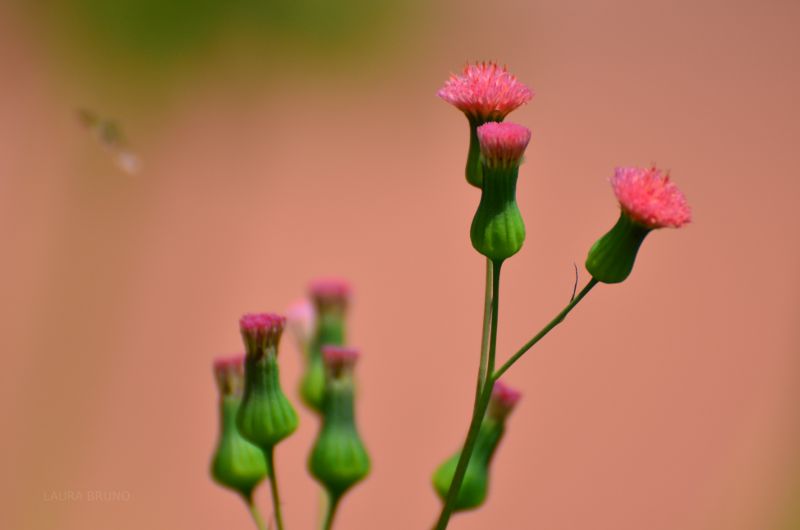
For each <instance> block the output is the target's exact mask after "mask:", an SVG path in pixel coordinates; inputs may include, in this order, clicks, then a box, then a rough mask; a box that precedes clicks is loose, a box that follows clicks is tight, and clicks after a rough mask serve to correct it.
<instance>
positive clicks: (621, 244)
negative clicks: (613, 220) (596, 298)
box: [586, 212, 652, 283]
mask: <svg viewBox="0 0 800 530" xmlns="http://www.w3.org/2000/svg"><path fill="white" fill-rule="evenodd" d="M651 230H652V229H651V228H648V227H646V226H644V225H641V224H639V223H637V222H636V221H634V220H633V219H631V218H630V217H629V216H628V215H627V214H625V212H621V213H620V216H619V220H618V221H617V224H615V225H614V227H613V228H612V229H611V230H609V231H608V233H606V235H604V236H603V237H601V238H600V239H598V240H597V242H595V244H594V245H592V248H591V249H589V255H588V256H587V257H586V270H587V271H589V274H591V275H592V277H593V278H594V279H596V280H598V281H600V282H603V283H619V282H621V281H624V280H625V278H627V277H628V275H630V273H631V270H633V263H634V262H635V261H636V254H637V253H638V252H639V247H640V246H641V245H642V242H643V241H644V238H645V237H646V236H647V234H649V233H650V231H651Z"/></svg>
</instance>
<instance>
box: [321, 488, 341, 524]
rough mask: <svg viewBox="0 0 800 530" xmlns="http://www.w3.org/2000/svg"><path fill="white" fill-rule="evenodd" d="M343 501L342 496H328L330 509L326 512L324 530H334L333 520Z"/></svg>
mask: <svg viewBox="0 0 800 530" xmlns="http://www.w3.org/2000/svg"><path fill="white" fill-rule="evenodd" d="M341 499H342V496H341V495H336V496H334V495H332V494H329V495H328V509H327V511H326V512H325V522H324V523H322V530H330V529H331V528H333V518H334V517H335V516H336V509H337V508H338V507H339V501H340V500H341Z"/></svg>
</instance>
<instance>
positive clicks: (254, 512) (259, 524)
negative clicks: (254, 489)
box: [244, 494, 267, 530]
mask: <svg viewBox="0 0 800 530" xmlns="http://www.w3.org/2000/svg"><path fill="white" fill-rule="evenodd" d="M244 501H245V503H246V504H247V509H248V510H250V515H251V516H252V517H253V521H254V522H255V523H256V528H258V530H267V525H266V524H265V523H264V518H263V517H262V516H261V512H260V511H258V506H256V503H255V501H254V500H253V495H252V494H251V495H250V497H245V499H244Z"/></svg>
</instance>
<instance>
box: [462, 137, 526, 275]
mask: <svg viewBox="0 0 800 530" xmlns="http://www.w3.org/2000/svg"><path fill="white" fill-rule="evenodd" d="M478 139H479V140H480V144H481V157H482V160H483V193H482V194H481V202H480V204H479V205H478V210H477V212H475V217H474V218H473V220H472V227H471V228H470V239H472V246H473V247H475V250H477V251H478V252H480V253H481V254H483V255H484V256H486V257H487V258H489V259H491V260H493V261H495V262H502V261H503V260H505V259H506V258H509V257H511V256H513V255H514V254H516V253H517V252H519V250H520V249H521V248H522V244H523V242H524V241H525V224H524V222H523V221H522V216H521V215H520V212H519V207H518V206H517V177H518V174H519V165H520V163H521V162H522V155H523V154H524V153H525V148H526V147H527V146H528V142H529V141H530V139H531V132H530V130H528V129H527V128H525V127H523V126H521V125H517V124H514V123H494V122H492V123H487V124H485V125H482V126H480V127H479V128H478Z"/></svg>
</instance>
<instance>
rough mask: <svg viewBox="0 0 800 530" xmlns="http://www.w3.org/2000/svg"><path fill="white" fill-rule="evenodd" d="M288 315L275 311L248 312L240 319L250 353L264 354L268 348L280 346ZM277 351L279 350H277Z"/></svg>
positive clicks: (245, 342) (240, 327)
mask: <svg viewBox="0 0 800 530" xmlns="http://www.w3.org/2000/svg"><path fill="white" fill-rule="evenodd" d="M285 325H286V317H282V316H280V315H276V314H274V313H247V314H246V315H243V316H242V318H240V319H239V329H240V331H241V332H242V338H243V339H244V344H245V346H246V347H247V353H248V355H257V356H261V355H263V354H264V353H265V352H266V350H267V349H275V350H277V348H278V342H279V341H280V339H281V334H282V333H283V328H284V326H285ZM276 353H277V351H276Z"/></svg>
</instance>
